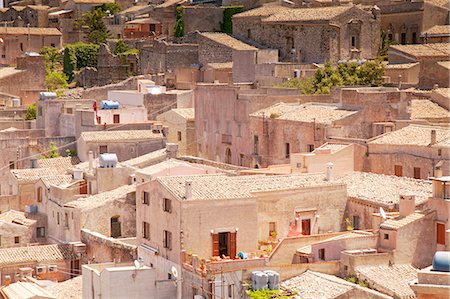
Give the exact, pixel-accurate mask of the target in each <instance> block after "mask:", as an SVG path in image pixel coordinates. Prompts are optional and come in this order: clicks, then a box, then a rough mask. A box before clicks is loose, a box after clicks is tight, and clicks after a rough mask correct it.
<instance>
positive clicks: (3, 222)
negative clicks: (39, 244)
mask: <svg viewBox="0 0 450 299" xmlns="http://www.w3.org/2000/svg"><path fill="white" fill-rule="evenodd" d="M37 233H39V231H37V227H36V221H35V220H32V219H28V218H26V217H25V213H23V212H19V211H15V210H9V211H7V212H5V213H2V214H1V215H0V236H1V237H0V239H1V240H0V241H1V243H0V248H7V247H20V246H28V245H30V244H31V243H35V242H36V241H38V237H39V236H38V235H37Z"/></svg>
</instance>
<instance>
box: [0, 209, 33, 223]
mask: <svg viewBox="0 0 450 299" xmlns="http://www.w3.org/2000/svg"><path fill="white" fill-rule="evenodd" d="M0 220H2V221H5V222H9V223H18V224H21V225H27V226H28V225H33V224H34V223H36V220H32V219H28V218H27V217H25V213H24V212H21V211H16V210H9V211H6V212H3V213H1V214H0Z"/></svg>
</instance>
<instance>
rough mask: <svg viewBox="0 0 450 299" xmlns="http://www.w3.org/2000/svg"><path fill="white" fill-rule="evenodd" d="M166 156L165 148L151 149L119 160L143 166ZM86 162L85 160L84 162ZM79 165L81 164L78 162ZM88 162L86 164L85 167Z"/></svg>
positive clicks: (126, 163)
mask: <svg viewBox="0 0 450 299" xmlns="http://www.w3.org/2000/svg"><path fill="white" fill-rule="evenodd" d="M166 157H167V150H166V149H165V148H163V149H160V150H157V151H153V152H151V153H148V154H145V155H141V156H139V157H136V158H133V159H130V160H126V161H123V162H121V164H124V165H128V166H134V167H141V165H142V164H144V165H145V166H148V165H152V164H153V163H158V162H159V161H162V160H164V159H165V158H166ZM84 163H86V162H84ZM80 165H81V164H80ZM87 166H88V164H86V167H87Z"/></svg>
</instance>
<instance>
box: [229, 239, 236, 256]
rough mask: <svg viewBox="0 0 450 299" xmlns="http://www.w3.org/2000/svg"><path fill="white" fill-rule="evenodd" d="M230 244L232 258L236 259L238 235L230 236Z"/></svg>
mask: <svg viewBox="0 0 450 299" xmlns="http://www.w3.org/2000/svg"><path fill="white" fill-rule="evenodd" d="M228 236H229V238H230V240H229V242H228V244H230V245H229V246H230V258H232V259H234V258H235V257H236V233H230V234H229V235H228Z"/></svg>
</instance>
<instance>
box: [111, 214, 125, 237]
mask: <svg viewBox="0 0 450 299" xmlns="http://www.w3.org/2000/svg"><path fill="white" fill-rule="evenodd" d="M120 236H122V230H121V227H120V221H119V216H114V217H111V237H113V238H119V237H120Z"/></svg>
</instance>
